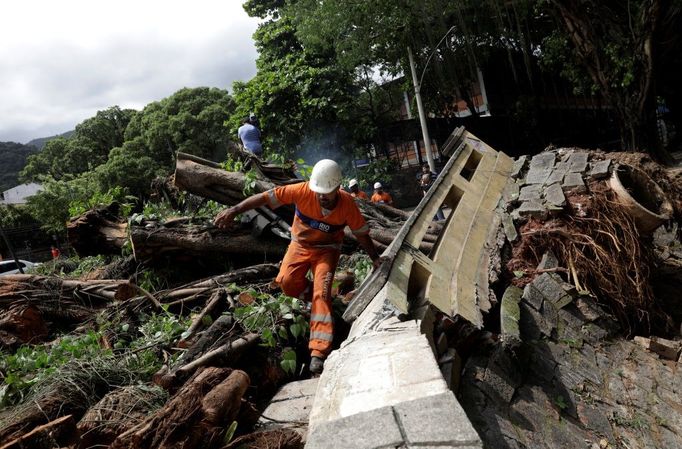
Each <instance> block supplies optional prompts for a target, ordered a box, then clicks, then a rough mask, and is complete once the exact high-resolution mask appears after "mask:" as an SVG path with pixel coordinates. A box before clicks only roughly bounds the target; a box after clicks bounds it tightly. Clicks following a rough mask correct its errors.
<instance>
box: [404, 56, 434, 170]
mask: <svg viewBox="0 0 682 449" xmlns="http://www.w3.org/2000/svg"><path fill="white" fill-rule="evenodd" d="M407 56H408V58H409V59H410V70H411V71H412V83H413V84H414V98H415V99H416V100H417V111H418V112H419V123H420V124H421V127H422V138H423V139H424V149H425V150H426V160H427V161H428V163H429V169H431V171H432V172H434V173H435V172H436V164H435V162H433V154H432V153H431V138H430V137H429V128H428V127H427V126H426V114H425V113H424V105H423V104H422V96H421V94H420V93H419V91H420V90H421V83H420V82H419V81H418V80H417V69H416V68H415V66H414V57H413V56H412V49H411V48H410V47H407Z"/></svg>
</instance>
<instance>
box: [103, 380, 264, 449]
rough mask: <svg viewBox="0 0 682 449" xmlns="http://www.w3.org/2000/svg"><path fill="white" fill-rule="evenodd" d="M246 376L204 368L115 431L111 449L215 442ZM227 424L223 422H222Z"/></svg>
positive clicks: (165, 447)
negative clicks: (160, 403) (137, 419)
mask: <svg viewBox="0 0 682 449" xmlns="http://www.w3.org/2000/svg"><path fill="white" fill-rule="evenodd" d="M249 384H250V380H249V376H248V375H247V374H246V373H245V372H243V371H239V370H232V369H230V368H214V367H209V368H205V369H203V370H202V371H200V372H198V373H197V374H195V375H194V376H193V377H192V378H191V379H189V380H188V381H187V383H186V384H185V385H183V386H182V388H181V389H180V390H179V391H178V393H177V394H176V395H175V396H174V397H173V398H172V399H171V400H170V401H168V402H167V403H166V405H165V406H164V407H163V408H161V409H160V410H158V411H156V413H154V414H153V415H151V416H150V417H148V418H147V419H146V420H144V421H143V422H141V423H139V424H137V425H136V426H134V427H133V428H131V429H129V430H128V431H126V432H124V433H123V434H121V435H119V436H118V438H116V440H115V441H114V442H113V444H112V445H111V446H110V447H111V449H147V448H148V449H152V448H154V449H170V448H180V447H181V448H183V449H193V448H200V447H201V448H204V447H212V446H214V445H216V443H219V441H221V439H222V438H223V436H224V432H225V429H226V427H227V426H229V423H231V422H232V421H234V419H235V418H236V417H237V414H238V412H239V409H240V407H241V399H242V396H243V395H244V393H245V392H246V389H247V388H248V386H249ZM226 424H227V426H226Z"/></svg>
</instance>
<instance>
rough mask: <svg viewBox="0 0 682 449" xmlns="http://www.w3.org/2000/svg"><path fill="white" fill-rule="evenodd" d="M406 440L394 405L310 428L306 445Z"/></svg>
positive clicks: (371, 447) (382, 444)
mask: <svg viewBox="0 0 682 449" xmlns="http://www.w3.org/2000/svg"><path fill="white" fill-rule="evenodd" d="M403 443H404V440H403V436H402V433H401V431H400V427H399V426H398V423H397V421H396V419H395V415H394V412H393V408H392V407H382V408H379V409H375V410H372V411H369V412H364V413H358V414H355V415H352V416H346V417H344V418H340V419H335V420H332V421H327V422H324V423H320V424H318V425H316V426H315V427H313V428H311V429H310V431H309V432H308V439H307V442H306V445H305V447H306V449H348V448H357V449H378V448H387V447H399V446H400V445H402V444H403Z"/></svg>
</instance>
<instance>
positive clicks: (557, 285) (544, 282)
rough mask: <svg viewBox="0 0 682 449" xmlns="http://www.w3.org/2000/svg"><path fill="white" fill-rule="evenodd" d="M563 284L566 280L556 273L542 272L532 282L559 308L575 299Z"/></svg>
mask: <svg viewBox="0 0 682 449" xmlns="http://www.w3.org/2000/svg"><path fill="white" fill-rule="evenodd" d="M563 284H564V281H563V280H562V279H561V277H560V276H559V275H558V274H556V273H542V274H541V275H540V276H538V277H536V278H535V279H534V280H533V282H532V283H531V285H532V286H533V287H534V288H536V289H537V290H538V291H539V292H540V293H542V295H543V296H544V297H545V299H546V300H548V301H551V302H552V303H553V304H554V306H555V307H556V308H557V309H560V308H562V307H564V306H565V305H566V304H569V303H570V302H572V301H573V297H572V296H571V295H569V294H568V293H567V292H566V290H564V288H563Z"/></svg>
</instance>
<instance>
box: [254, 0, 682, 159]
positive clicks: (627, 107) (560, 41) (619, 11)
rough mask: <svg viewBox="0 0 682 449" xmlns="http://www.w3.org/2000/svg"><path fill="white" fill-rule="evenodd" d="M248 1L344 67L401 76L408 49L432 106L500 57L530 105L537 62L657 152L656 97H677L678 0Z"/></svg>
mask: <svg viewBox="0 0 682 449" xmlns="http://www.w3.org/2000/svg"><path fill="white" fill-rule="evenodd" d="M249 3H251V4H253V3H259V4H262V3H270V7H269V8H264V9H263V12H267V13H272V12H273V11H276V12H279V14H280V15H281V14H285V15H289V16H290V17H292V22H293V23H294V24H295V26H296V29H297V38H298V39H299V40H300V42H302V44H303V46H304V47H306V48H308V47H310V48H316V47H317V46H321V47H330V46H331V47H333V48H334V49H335V52H336V54H337V55H338V61H339V63H341V64H343V65H345V66H346V67H355V68H359V67H363V66H371V67H378V68H380V69H381V70H385V71H386V72H388V73H392V74H395V75H399V74H409V73H410V70H409V64H408V58H407V51H406V50H407V48H408V47H409V48H411V49H412V51H413V53H414V56H415V59H416V65H417V68H418V78H419V80H418V81H420V82H421V90H422V94H423V96H424V98H425V100H426V102H427V103H428V104H429V108H430V109H431V110H437V111H447V108H448V104H449V103H451V102H452V95H453V93H456V94H457V96H458V97H460V98H464V99H467V96H468V95H469V93H468V92H467V86H469V85H470V84H471V82H472V81H473V80H475V79H476V69H477V68H478V67H484V66H485V63H486V61H487V60H489V58H491V57H494V58H499V56H503V57H504V55H506V58H505V59H506V61H507V69H508V70H509V75H510V76H509V82H510V84H515V85H517V87H518V88H517V89H516V91H517V92H518V93H519V95H520V97H519V98H520V99H521V98H522V97H521V96H522V95H523V96H526V97H525V98H526V99H525V100H524V101H523V102H522V103H528V96H529V95H530V96H533V95H535V92H536V91H537V90H538V85H539V84H541V80H540V79H539V78H538V75H537V74H538V71H537V67H538V66H539V65H540V64H539V63H540V62H544V67H547V68H549V69H550V70H555V71H561V73H562V74H564V75H566V76H567V78H568V79H569V80H570V81H571V82H573V83H574V86H575V87H576V89H582V91H583V93H587V94H590V93H592V94H594V95H599V96H601V97H602V98H603V99H604V100H605V103H606V104H607V105H608V106H610V107H611V108H612V109H613V111H614V113H615V117H616V119H617V122H618V126H619V129H620V132H621V140H622V146H623V148H625V149H629V150H634V149H642V150H648V151H651V152H652V153H654V154H656V155H658V156H659V158H662V157H663V154H662V153H659V152H657V151H656V148H657V142H656V124H655V108H656V98H657V95H666V96H667V97H666V98H664V99H665V100H666V102H667V103H668V104H669V105H670V104H673V103H675V104H679V101H678V99H677V98H675V99H673V98H672V96H673V95H677V96H679V94H678V93H679V88H677V89H676V88H674V85H676V84H679V82H678V81H674V82H671V80H670V78H669V77H666V76H661V74H663V75H665V73H666V70H667V69H670V70H675V68H679V60H680V58H679V54H680V53H681V52H680V33H679V30H680V27H682V22H681V21H680V3H681V2H680V1H679V0H668V1H666V0H630V1H627V2H623V1H618V0H609V1H596V0H570V1H559V0H512V1H504V0H484V1H480V0H458V1H448V0H401V1H395V2H362V1H356V0H336V1H333V2H320V1H317V0H299V1H296V2H289V1H287V2H256V1H255V0H252V1H251V2H249ZM675 61H677V62H676V65H674V68H671V62H675ZM496 67H499V64H497V65H496ZM671 85H672V88H671ZM510 91H512V92H513V91H514V89H511V90H510ZM530 104H532V101H531V102H530ZM510 112H511V113H513V111H510ZM680 125H682V123H680Z"/></svg>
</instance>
